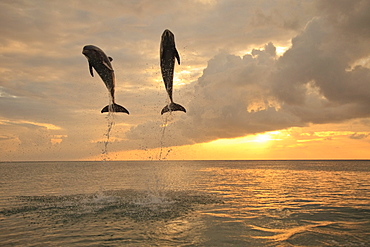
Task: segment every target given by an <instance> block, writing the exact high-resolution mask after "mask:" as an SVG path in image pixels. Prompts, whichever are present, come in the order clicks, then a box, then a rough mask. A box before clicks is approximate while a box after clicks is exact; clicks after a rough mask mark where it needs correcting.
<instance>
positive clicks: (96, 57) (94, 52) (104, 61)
mask: <svg viewBox="0 0 370 247" xmlns="http://www.w3.org/2000/svg"><path fill="white" fill-rule="evenodd" d="M82 54H84V55H85V57H86V58H87V61H88V62H89V70H90V74H91V76H94V73H93V68H94V69H95V71H96V72H98V74H99V76H100V78H101V79H102V80H103V82H104V84H105V86H106V87H107V88H108V91H109V92H110V95H111V99H112V102H111V104H109V105H107V106H106V107H104V108H103V109H102V110H101V113H103V112H124V113H127V114H129V112H128V110H127V109H126V108H124V107H123V106H120V105H118V104H116V102H115V101H114V87H115V76H114V70H113V67H112V64H111V61H112V60H113V59H112V58H111V57H108V56H107V55H106V54H105V53H104V52H103V51H102V50H101V49H100V48H99V47H96V46H94V45H86V46H85V47H84V48H83V50H82Z"/></svg>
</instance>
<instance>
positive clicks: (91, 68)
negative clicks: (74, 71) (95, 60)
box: [89, 61, 94, 77]
mask: <svg viewBox="0 0 370 247" xmlns="http://www.w3.org/2000/svg"><path fill="white" fill-rule="evenodd" d="M89 70H90V75H91V76H92V77H94V72H93V67H92V65H91V63H90V61H89Z"/></svg>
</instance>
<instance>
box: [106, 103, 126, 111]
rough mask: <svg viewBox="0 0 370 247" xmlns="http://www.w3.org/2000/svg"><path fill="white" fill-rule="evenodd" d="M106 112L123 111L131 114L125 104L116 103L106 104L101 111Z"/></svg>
mask: <svg viewBox="0 0 370 247" xmlns="http://www.w3.org/2000/svg"><path fill="white" fill-rule="evenodd" d="M104 112H123V113H127V114H130V113H129V112H128V110H127V109H126V108H124V107H123V106H121V105H118V104H116V103H113V104H111V105H107V106H105V107H104V108H103V109H102V110H101V113H104Z"/></svg>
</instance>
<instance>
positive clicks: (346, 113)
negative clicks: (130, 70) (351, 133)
mask: <svg viewBox="0 0 370 247" xmlns="http://www.w3.org/2000/svg"><path fill="white" fill-rule="evenodd" d="M354 5H356V6H357V5H358V6H357V7H356V8H355V7H354V8H353V9H354V11H351V12H350V13H347V12H343V13H341V15H342V18H345V20H346V23H347V24H348V25H349V26H350V25H351V24H352V23H358V24H359V25H360V23H359V20H363V21H366V20H367V16H368V15H370V14H369V13H370V12H367V13H366V14H365V13H364V12H363V11H360V10H359V9H358V8H359V7H360V6H361V8H365V9H367V8H368V7H369V6H370V3H367V4H365V2H363V1H362V2H361V3H360V2H359V3H357V2H355V3H354ZM365 5H366V6H365ZM355 10H356V11H355ZM358 11H360V12H361V13H360V14H361V15H362V17H361V18H358V16H357V14H358ZM323 12H325V10H324V11H323ZM333 15H334V14H333ZM365 15H366V17H365ZM353 19H356V20H353ZM361 30H362V29H361ZM365 38H366V35H365V36H364V34H363V33H362V32H358V30H353V31H351V30H350V29H348V28H343V27H342V26H338V25H337V23H336V22H334V21H333V19H332V16H331V15H330V16H328V17H325V16H321V17H320V16H319V17H314V18H313V19H312V20H311V21H310V22H308V24H307V25H306V27H305V29H304V30H302V32H301V33H300V34H298V35H297V36H296V37H294V38H293V39H292V46H291V48H290V49H288V50H287V51H286V52H285V53H284V54H283V56H281V57H278V56H277V55H276V48H275V46H274V45H273V44H272V43H268V44H266V45H265V47H264V48H263V49H253V50H252V51H251V54H246V55H245V56H243V57H239V56H236V55H232V54H229V53H227V52H223V53H220V54H218V55H216V56H215V57H214V58H212V59H211V60H209V62H208V65H207V67H206V69H205V70H204V71H203V75H202V76H201V77H200V78H199V79H198V80H197V81H196V82H194V83H193V84H192V85H191V86H192V88H191V87H185V88H183V89H179V90H192V94H193V95H194V97H193V98H191V99H189V101H188V103H187V104H184V105H185V106H186V108H187V110H188V111H187V114H186V117H184V116H182V117H181V118H179V119H178V120H176V121H175V122H173V123H171V124H170V125H169V126H168V127H167V128H172V129H174V130H176V132H177V139H176V141H175V140H174V141H173V145H180V144H181V143H182V144H183V145H185V144H189V143H201V142H208V141H211V140H215V139H218V138H233V137H240V136H244V135H247V134H254V133H259V132H265V131H272V130H279V129H284V128H289V127H297V126H298V127H299V126H307V125H308V124H310V123H317V124H323V123H335V122H341V121H345V120H349V119H354V118H366V117H369V116H370V110H369V107H368V106H369V105H370V84H369V81H370V68H367V67H363V66H356V67H354V68H353V69H350V67H351V64H352V63H353V62H354V61H356V60H358V59H360V58H363V57H364V56H370V48H369V46H368V42H369V38H366V39H365ZM365 40H366V42H365ZM366 44H367V45H366ZM184 100H185V101H186V97H184V99H182V101H184ZM175 101H176V100H175ZM179 101H180V100H179ZM180 102H181V101H180ZM181 103H182V102H181ZM175 114H176V113H175ZM157 125H159V124H157ZM151 127H152V128H153V126H152V125H151ZM145 129H146V124H141V125H139V126H137V127H134V128H132V129H131V131H130V132H129V133H128V135H127V136H128V137H129V138H130V137H133V136H134V137H135V138H136V137H138V135H139V133H145ZM174 139H175V138H174ZM179 140H180V141H179ZM175 143H176V144H175Z"/></svg>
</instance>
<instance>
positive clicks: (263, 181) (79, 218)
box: [0, 161, 370, 246]
mask: <svg viewBox="0 0 370 247" xmlns="http://www.w3.org/2000/svg"><path fill="white" fill-rule="evenodd" d="M0 246H370V161H145V162H143V161H120V162H118V161H115V162H113V161H102V162H8V163H6V162H3V163H0Z"/></svg>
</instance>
